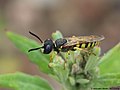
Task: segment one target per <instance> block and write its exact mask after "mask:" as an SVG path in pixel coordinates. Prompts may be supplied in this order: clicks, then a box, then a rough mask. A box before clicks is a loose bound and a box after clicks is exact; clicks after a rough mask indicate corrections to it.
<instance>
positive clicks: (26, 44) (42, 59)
mask: <svg viewBox="0 0 120 90" xmlns="http://www.w3.org/2000/svg"><path fill="white" fill-rule="evenodd" d="M7 36H8V38H9V39H10V40H11V41H12V42H13V43H14V44H15V45H16V47H17V48H18V49H20V50H21V51H22V52H23V53H25V54H26V55H27V56H28V57H29V59H30V61H32V62H33V63H35V64H36V65H38V66H39V68H40V69H41V71H42V72H45V73H51V70H50V68H49V67H48V63H49V56H48V55H45V54H43V53H41V52H40V51H39V50H36V51H33V52H28V50H29V49H31V48H36V47H40V45H39V44H38V43H37V42H35V41H33V40H31V39H28V38H26V37H23V36H20V35H18V34H15V33H12V32H7Z"/></svg>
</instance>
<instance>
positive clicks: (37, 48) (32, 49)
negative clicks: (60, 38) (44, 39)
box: [28, 47, 41, 52]
mask: <svg viewBox="0 0 120 90" xmlns="http://www.w3.org/2000/svg"><path fill="white" fill-rule="evenodd" d="M40 48H41V47H38V48H32V49H30V50H28V52H31V51H34V50H38V49H40Z"/></svg>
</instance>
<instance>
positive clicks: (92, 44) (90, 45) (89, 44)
mask: <svg viewBox="0 0 120 90" xmlns="http://www.w3.org/2000/svg"><path fill="white" fill-rule="evenodd" d="M99 43H100V42H99V41H95V42H85V43H80V44H77V45H76V47H78V48H93V47H95V46H99Z"/></svg>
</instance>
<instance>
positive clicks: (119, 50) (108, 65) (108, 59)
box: [99, 43, 120, 75]
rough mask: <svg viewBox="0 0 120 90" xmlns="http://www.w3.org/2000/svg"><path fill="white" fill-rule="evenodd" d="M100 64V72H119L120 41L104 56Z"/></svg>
mask: <svg viewBox="0 0 120 90" xmlns="http://www.w3.org/2000/svg"><path fill="white" fill-rule="evenodd" d="M100 61H101V63H100V64H99V68H100V74H101V75H103V74H107V73H119V72H120V43H118V44H117V45H116V46H115V47H114V48H112V49H111V50H109V51H108V52H107V53H106V54H105V55H104V56H103V57H102V58H101V60H100Z"/></svg>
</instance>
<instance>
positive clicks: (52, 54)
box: [48, 52, 56, 68]
mask: <svg viewBox="0 0 120 90" xmlns="http://www.w3.org/2000/svg"><path fill="white" fill-rule="evenodd" d="M55 55H56V54H55V53H54V52H51V54H50V61H49V64H48V67H49V68H51V65H50V63H52V62H53V58H54V57H55Z"/></svg>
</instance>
